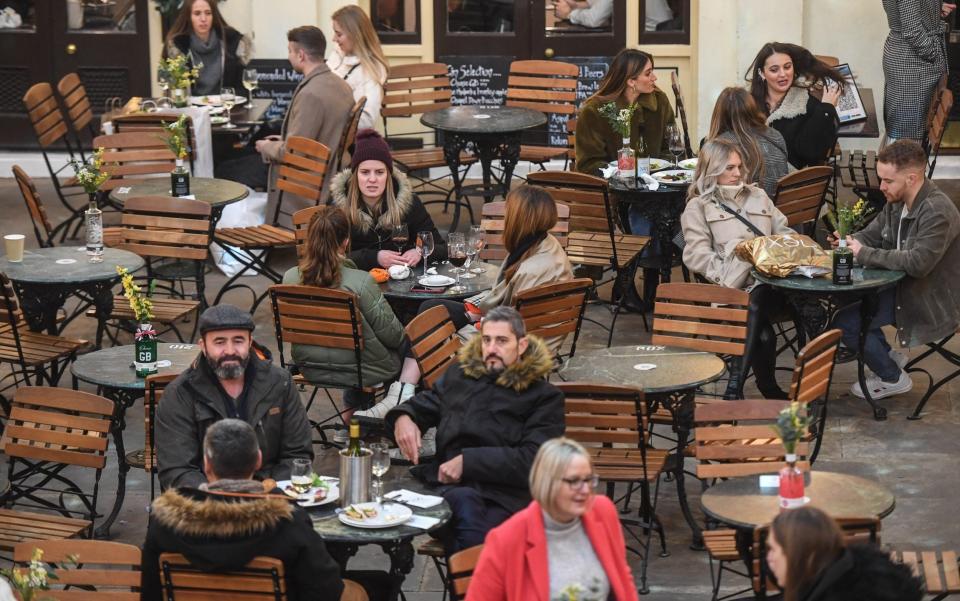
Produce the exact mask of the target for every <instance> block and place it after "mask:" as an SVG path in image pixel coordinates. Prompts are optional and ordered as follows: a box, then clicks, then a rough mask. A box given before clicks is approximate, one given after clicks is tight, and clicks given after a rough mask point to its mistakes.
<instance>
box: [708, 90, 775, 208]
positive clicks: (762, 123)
mask: <svg viewBox="0 0 960 601" xmlns="http://www.w3.org/2000/svg"><path fill="white" fill-rule="evenodd" d="M707 137H708V138H709V139H714V138H720V139H721V140H729V141H731V142H734V143H735V144H736V145H737V146H739V147H740V150H741V155H740V156H741V158H742V160H743V173H742V174H741V175H742V176H743V181H744V182H747V183H750V184H755V183H759V184H760V187H762V188H763V190H764V191H765V192H766V193H767V195H768V196H770V197H771V198H772V197H773V194H774V192H775V191H776V188H777V180H779V179H780V178H781V177H783V176H784V175H786V174H787V171H789V169H788V163H787V143H786V141H785V140H784V139H783V136H782V135H781V134H780V132H778V131H777V130H775V129H773V128H772V127H768V126H767V123H766V119H765V117H764V116H763V113H761V112H760V108H759V107H757V103H756V101H754V99H753V97H752V96H751V95H750V93H749V92H747V91H746V90H745V89H743V88H736V87H731V88H725V89H724V90H723V91H722V92H720V96H718V97H717V103H716V105H714V107H713V117H712V118H711V119H710V133H709V134H708V135H707Z"/></svg>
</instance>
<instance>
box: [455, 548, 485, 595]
mask: <svg viewBox="0 0 960 601" xmlns="http://www.w3.org/2000/svg"><path fill="white" fill-rule="evenodd" d="M482 552H483V545H477V546H475V547H470V548H469V549H464V550H462V551H457V552H456V553H454V554H453V555H451V556H450V559H449V564H450V575H449V579H448V580H449V583H450V599H451V601H463V600H464V599H466V598H467V589H469V588H470V580H471V579H472V578H473V571H474V570H475V569H476V568H477V563H479V562H480V554H481V553H482Z"/></svg>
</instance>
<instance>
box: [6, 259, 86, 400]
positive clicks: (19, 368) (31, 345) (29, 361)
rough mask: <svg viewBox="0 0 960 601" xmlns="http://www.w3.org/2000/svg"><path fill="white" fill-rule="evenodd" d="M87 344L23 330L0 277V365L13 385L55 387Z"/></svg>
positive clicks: (8, 287) (8, 285) (14, 300)
mask: <svg viewBox="0 0 960 601" xmlns="http://www.w3.org/2000/svg"><path fill="white" fill-rule="evenodd" d="M87 344H88V342H87V341H86V340H82V339H73V338H65V337H62V336H52V335H50V334H41V333H40V332H31V331H30V330H29V329H27V327H26V322H25V321H24V317H23V312H22V311H21V309H20V301H19V299H18V298H17V294H16V292H14V289H13V284H11V283H10V280H9V279H8V278H7V276H6V274H3V273H0V363H8V364H10V367H11V370H12V373H11V375H12V377H13V380H14V383H15V384H17V385H20V384H23V385H27V386H29V385H30V384H31V383H33V384H44V383H47V384H50V385H51V386H56V385H57V382H59V381H60V377H61V376H62V375H63V374H64V372H66V370H67V366H68V365H70V363H71V362H73V360H74V359H75V358H76V355H77V351H78V350H80V349H81V348H83V347H85V346H87Z"/></svg>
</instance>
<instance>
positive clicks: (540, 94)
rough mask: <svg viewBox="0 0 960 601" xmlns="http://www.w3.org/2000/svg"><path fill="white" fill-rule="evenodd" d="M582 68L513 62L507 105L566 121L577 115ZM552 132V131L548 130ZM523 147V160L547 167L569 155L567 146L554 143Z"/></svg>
mask: <svg viewBox="0 0 960 601" xmlns="http://www.w3.org/2000/svg"><path fill="white" fill-rule="evenodd" d="M579 76H580V68H579V67H578V66H577V65H574V64H572V63H565V62H562V61H545V60H520V61H513V62H511V63H510V75H509V77H508V78H507V100H506V106H517V107H523V108H530V109H533V110H536V111H540V112H542V113H544V114H545V115H547V118H548V119H552V118H553V116H554V115H557V116H558V117H559V118H562V119H563V120H564V121H566V120H567V119H568V118H570V117H571V116H572V115H574V114H576V111H577V108H576V105H575V103H576V100H577V80H578V78H579ZM548 129H549V128H548ZM546 135H547V137H548V139H547V140H546V142H547V144H539V143H538V144H522V145H521V146H520V160H521V161H530V162H531V163H534V164H535V165H537V166H539V167H540V169H546V166H545V165H544V164H545V163H547V162H548V161H552V160H554V159H562V158H564V157H565V156H566V155H567V147H566V145H563V146H556V145H554V144H551V143H550V140H549V135H550V134H549V131H548V132H547V133H546Z"/></svg>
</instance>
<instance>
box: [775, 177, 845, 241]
mask: <svg viewBox="0 0 960 601" xmlns="http://www.w3.org/2000/svg"><path fill="white" fill-rule="evenodd" d="M832 180H833V169H832V168H831V167H827V166H825V165H820V166H817V167H807V168H806V169H800V170H799V171H794V172H793V173H788V174H787V175H784V176H783V177H781V178H780V179H779V180H777V188H776V191H775V192H774V195H773V204H774V205H776V207H777V208H778V209H780V212H781V213H783V214H784V216H786V218H787V225H789V226H790V227H792V228H794V229H796V230H797V231H798V232H800V233H801V234H807V235H808V236H812V235H813V233H814V230H815V229H816V227H817V219H819V217H820V212H821V211H822V210H823V205H824V203H826V200H827V189H828V187H829V186H830V182H831V181H832Z"/></svg>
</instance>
